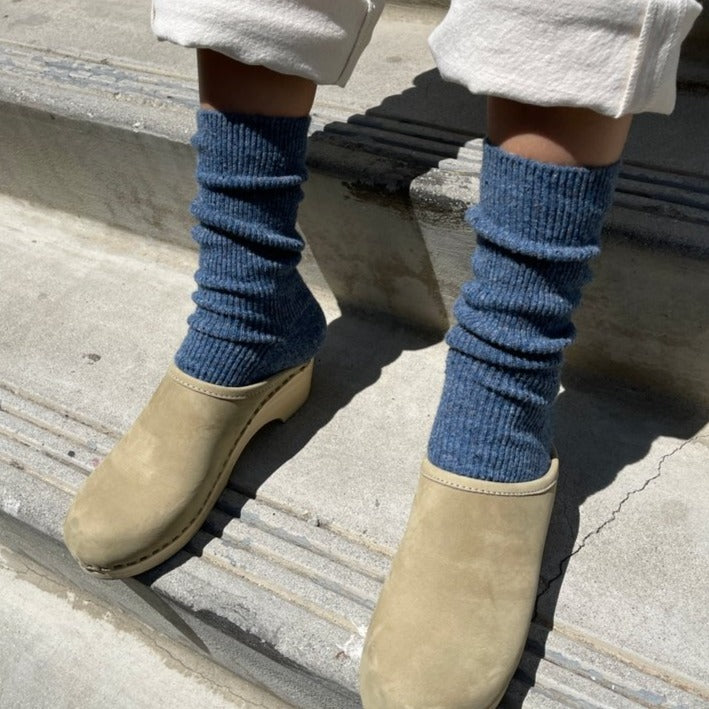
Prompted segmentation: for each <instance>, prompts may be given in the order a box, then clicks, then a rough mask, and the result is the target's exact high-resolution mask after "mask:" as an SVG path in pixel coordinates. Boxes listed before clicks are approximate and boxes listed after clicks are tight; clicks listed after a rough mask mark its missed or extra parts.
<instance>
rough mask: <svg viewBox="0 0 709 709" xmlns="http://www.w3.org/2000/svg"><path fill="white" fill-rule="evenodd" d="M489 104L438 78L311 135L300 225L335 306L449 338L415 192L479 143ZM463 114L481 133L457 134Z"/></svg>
mask: <svg viewBox="0 0 709 709" xmlns="http://www.w3.org/2000/svg"><path fill="white" fill-rule="evenodd" d="M484 105H485V104H484V99H482V98H481V97H475V96H472V95H471V94H470V93H469V92H468V91H467V90H465V89H463V88H462V87H460V86H455V85H453V84H448V83H446V82H444V81H443V80H442V79H441V77H440V74H439V73H438V72H437V71H434V70H431V71H427V72H425V73H423V74H421V75H419V76H417V77H416V78H415V79H414V81H413V86H412V87H411V88H409V89H406V90H405V91H403V92H402V93H400V94H397V95H394V96H389V97H387V98H386V99H384V100H383V101H382V102H381V103H380V104H379V105H378V106H375V107H372V108H370V109H368V110H367V111H365V112H364V113H363V114H357V115H353V116H350V118H349V119H348V120H347V121H346V122H333V123H329V124H327V125H325V126H324V127H323V129H322V130H319V131H316V132H315V133H314V134H313V135H312V136H311V139H310V144H309V155H308V165H309V168H310V179H309V180H308V183H307V184H306V186H305V194H306V197H305V201H304V202H303V205H302V207H301V210H300V217H299V223H300V226H301V228H302V230H303V232H304V234H305V236H306V238H307V241H308V243H309V245H310V249H311V251H312V253H313V255H314V257H315V260H316V262H317V264H318V267H319V269H320V271H321V273H322V275H323V276H324V278H325V280H326V281H327V283H328V285H329V287H330V289H331V290H332V292H333V293H334V294H335V296H336V297H337V298H338V300H340V301H341V302H343V303H345V302H346V303H349V304H353V305H354V306H356V307H360V308H362V309H365V310H370V311H374V312H387V313H390V314H392V315H393V316H394V317H397V318H400V319H401V320H402V321H406V322H409V323H411V324H413V325H414V326H416V327H419V328H423V329H427V330H434V331H436V332H438V333H440V334H442V333H443V332H445V330H446V329H447V327H448V323H449V320H448V313H447V312H446V306H445V305H444V300H443V297H442V295H441V290H440V282H439V281H440V274H436V272H435V269H434V266H433V264H432V261H431V255H430V253H429V249H430V248H431V245H430V242H427V240H426V238H425V236H424V234H423V233H422V228H421V223H420V218H421V210H418V211H417V209H416V208H415V205H414V202H413V199H412V184H413V183H414V182H415V181H416V180H417V179H418V178H419V177H421V176H422V175H424V174H426V173H427V172H428V171H429V170H431V168H436V167H437V166H438V164H439V163H440V162H441V161H442V160H445V159H450V158H455V157H457V155H458V152H459V151H460V149H461V147H463V146H464V145H465V144H466V143H467V142H468V141H470V140H471V139H473V138H479V137H481V135H482V131H483V125H482V123H483V121H484ZM459 116H473V117H475V118H474V120H471V121H470V124H471V126H472V125H476V126H477V129H476V130H472V129H471V130H462V131H461V130H456V129H454V128H452V127H451V126H452V125H453V124H454V123H455V122H456V121H455V119H456V118H457V117H459ZM437 201H439V200H430V203H429V204H426V205H424V206H423V207H422V209H423V211H424V212H425V211H428V210H433V211H435V210H436V209H437V210H438V211H440V209H441V207H440V205H437V204H435V202H437ZM440 202H441V204H443V203H444V200H440ZM458 206H459V208H460V214H459V215H457V219H456V221H458V222H460V223H461V224H462V215H463V211H464V208H465V205H464V204H462V203H461V204H460V205H458ZM446 208H447V205H446ZM438 219H440V217H438ZM473 243H474V240H473V238H472V234H471V246H472V244H473ZM466 268H467V264H466Z"/></svg>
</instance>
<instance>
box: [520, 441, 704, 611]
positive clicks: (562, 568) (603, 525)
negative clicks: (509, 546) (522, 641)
mask: <svg viewBox="0 0 709 709" xmlns="http://www.w3.org/2000/svg"><path fill="white" fill-rule="evenodd" d="M704 438H706V439H709V435H697V436H692V438H688V439H687V440H686V441H683V442H682V443H681V444H680V445H679V446H677V447H676V448H675V449H674V450H671V451H670V452H669V453H665V455H663V456H662V457H661V458H660V460H659V462H658V464H657V468H656V472H655V474H654V475H651V476H650V477H649V478H648V479H647V480H645V482H644V483H643V484H642V485H641V486H640V487H638V488H636V489H634V490H630V491H629V492H628V493H626V495H625V497H624V498H623V499H622V500H621V501H620V502H619V503H618V506H617V507H616V508H615V509H614V510H613V511H612V512H611V514H610V517H608V518H607V519H606V520H604V521H603V522H601V524H599V525H598V527H596V528H595V529H594V530H592V531H590V532H589V533H588V534H586V536H585V537H584V538H583V539H582V540H581V543H580V544H579V545H578V546H577V547H576V548H575V549H574V550H573V551H572V552H571V553H570V554H567V555H566V556H565V557H564V558H563V559H562V560H561V561H560V562H559V571H558V573H557V574H556V575H555V576H554V577H552V578H551V579H549V581H544V579H542V580H543V588H542V590H541V591H539V592H538V593H537V600H536V604H535V608H534V617H533V620H534V621H538V619H539V602H540V601H541V599H542V597H543V596H544V595H545V594H546V593H548V591H549V589H551V587H552V586H553V585H554V583H556V581H558V580H559V579H560V578H561V577H562V576H563V575H564V571H565V567H566V565H567V564H568V562H569V560H570V559H571V557H572V556H576V554H578V553H579V552H580V551H581V550H582V549H584V548H585V547H586V544H587V542H588V541H589V540H590V539H591V538H592V537H596V536H598V535H599V534H600V533H601V532H602V531H603V530H604V529H605V528H606V527H607V526H608V525H609V524H611V523H612V522H614V521H615V520H616V519H617V517H618V515H619V514H620V511H621V510H622V508H623V506H624V505H625V503H626V502H627V501H628V500H629V499H630V498H631V497H634V496H635V495H638V494H640V493H641V492H644V491H645V489H646V488H647V487H648V486H649V485H650V483H652V482H654V481H655V480H657V479H658V478H659V477H660V476H661V475H662V469H663V467H664V465H665V463H666V462H667V461H668V460H669V459H670V458H672V457H673V456H674V455H676V454H677V453H679V452H680V451H681V450H682V449H683V448H685V447H686V446H688V445H690V444H692V443H696V442H698V441H700V440H702V439H704ZM563 514H564V516H565V518H566V519H567V521H568V516H567V514H566V510H565V509H564V510H563Z"/></svg>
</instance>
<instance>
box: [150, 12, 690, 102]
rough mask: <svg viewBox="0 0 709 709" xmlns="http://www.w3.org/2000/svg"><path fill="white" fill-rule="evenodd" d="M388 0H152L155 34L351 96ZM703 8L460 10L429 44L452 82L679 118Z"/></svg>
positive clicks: (480, 90) (513, 95)
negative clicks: (684, 65) (688, 48)
mask: <svg viewBox="0 0 709 709" xmlns="http://www.w3.org/2000/svg"><path fill="white" fill-rule="evenodd" d="M383 6H384V0H337V1H335V0H153V21H152V25H153V31H154V32H155V34H156V35H157V36H158V38H159V39H166V40H169V41H171V42H175V43H177V44H181V45H184V46H187V47H206V48H209V49H214V50H216V51H219V52H221V53H223V54H226V55H228V56H230V57H232V58H234V59H237V60H239V61H241V62H244V63H246V64H255V65H261V66H265V67H268V68H269V69H273V70H275V71H278V72H281V73H283V74H293V75H296V76H302V77H305V78H308V79H312V80H313V81H315V82H316V83H318V84H339V85H340V86H344V85H345V83H346V82H347V80H348V79H349V77H350V75H351V73H352V71H353V69H354V67H355V65H356V64H357V61H358V59H359V57H360V55H361V53H362V51H363V50H364V48H365V47H366V46H367V44H368V42H369V40H370V38H371V35H372V31H373V29H374V25H375V24H376V21H377V19H378V18H379V15H380V14H381V11H382V9H383ZM700 12H701V5H699V3H697V2H696V0H586V1H585V2H579V0H555V1H554V2H542V1H541V0H536V1H535V0H452V1H451V7H450V10H449V12H448V13H447V15H446V17H445V19H444V20H443V22H442V23H441V25H440V26H439V27H438V28H437V29H436V30H435V31H434V32H433V34H432V35H431V38H430V40H429V42H430V46H431V51H432V52H433V56H434V58H435V60H436V63H437V65H438V68H439V69H440V71H441V74H442V75H443V77H444V78H445V79H448V80H449V81H453V82H456V83H459V84H462V85H463V86H466V87H467V88H468V89H469V90H470V91H471V92H473V93H476V94H488V95H492V96H501V97H503V98H509V99H514V100H517V101H521V102H524V103H531V104H536V105H540V106H583V107H586V108H591V109H594V110H595V111H598V112H599V113H603V114H605V115H609V116H621V115H624V114H628V113H641V112H644V111H653V112H658V113H671V112H672V109H673V108H674V103H675V91H676V89H675V82H676V75H677V64H678V61H679V51H680V47H681V44H682V41H683V40H684V38H685V37H686V35H687V33H688V32H689V30H690V28H691V26H692V24H693V22H694V20H695V19H696V17H697V16H698V15H699V13H700Z"/></svg>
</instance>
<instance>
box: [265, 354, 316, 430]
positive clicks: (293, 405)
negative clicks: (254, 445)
mask: <svg viewBox="0 0 709 709" xmlns="http://www.w3.org/2000/svg"><path fill="white" fill-rule="evenodd" d="M312 378H313V360H310V362H308V363H307V364H306V365H304V366H303V367H302V368H301V369H300V370H299V371H297V372H296V373H295V374H293V375H292V376H291V378H290V379H289V380H288V381H287V382H286V383H285V384H283V386H281V388H280V389H278V391H277V392H276V393H275V394H274V395H273V397H272V398H271V400H270V401H269V402H268V403H267V404H266V405H265V406H264V407H263V409H261V411H260V412H259V414H258V415H257V417H256V419H255V420H254V427H255V428H256V429H258V428H260V427H261V426H264V425H265V424H267V423H268V422H269V421H287V420H288V419H289V418H290V417H291V416H293V414H294V413H295V412H296V411H298V409H299V408H300V407H301V406H302V405H303V404H304V403H305V402H306V401H307V400H308V396H309V395H310V385H311V382H312Z"/></svg>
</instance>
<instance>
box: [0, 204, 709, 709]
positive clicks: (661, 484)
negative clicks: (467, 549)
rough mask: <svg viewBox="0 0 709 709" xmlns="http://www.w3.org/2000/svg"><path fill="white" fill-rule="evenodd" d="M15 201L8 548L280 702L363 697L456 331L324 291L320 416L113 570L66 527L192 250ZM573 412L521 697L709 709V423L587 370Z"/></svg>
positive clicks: (0, 433) (0, 352) (177, 328)
mask: <svg viewBox="0 0 709 709" xmlns="http://www.w3.org/2000/svg"><path fill="white" fill-rule="evenodd" d="M0 214H2V216H3V218H2V223H1V224H0V312H2V313H3V328H2V329H1V330H0V518H1V519H2V524H3V530H5V529H9V530H10V531H9V532H5V531H3V536H2V539H3V544H4V545H5V546H7V547H9V548H10V549H12V550H15V551H18V552H19V553H21V554H22V555H23V556H24V557H28V558H30V559H32V560H33V561H34V562H36V563H37V564H39V566H40V567H42V566H43V567H48V568H50V569H52V570H54V573H56V574H59V576H60V577H61V578H64V579H66V584H67V587H69V586H71V587H73V586H78V587H80V588H82V589H85V592H86V593H89V594H90V595H91V596H92V597H93V598H97V599H99V601H100V602H101V603H104V604H116V605H119V606H120V607H121V608H125V609H127V611H129V612H130V613H131V614H132V615H133V616H134V617H135V618H136V622H138V621H139V622H141V623H143V624H145V625H147V626H148V627H151V628H155V629H156V631H159V632H161V633H164V634H167V635H168V636H169V637H170V638H172V639H173V640H174V641H175V642H180V643H182V644H183V645H186V647H187V649H188V650H189V651H190V652H192V653H196V654H197V655H199V656H201V657H203V658H207V659H208V660H209V661H211V662H216V663H217V664H219V665H220V666H222V667H223V668H225V670H226V671H229V672H232V673H233V674H235V675H236V676H237V677H239V676H241V677H244V676H245V677H246V678H247V679H248V680H249V681H252V682H255V683H257V684H258V685H259V686H260V687H265V688H267V691H268V692H270V693H271V694H274V695H275V696H276V697H277V698H278V699H279V701H285V702H288V703H290V704H293V705H295V706H302V707H308V708H309V709H312V708H314V707H328V708H329V707H338V708H339V707H350V706H352V707H354V706H357V705H358V700H357V697H356V693H355V692H356V677H357V667H358V659H359V653H360V651H361V643H362V638H363V635H364V632H365V629H366V626H367V623H368V620H369V614H370V612H371V609H372V607H373V603H374V601H375V598H376V595H377V593H378V589H379V586H380V584H381V581H382V579H383V577H384V575H385V573H386V571H387V569H388V565H389V561H390V558H391V554H392V551H393V549H394V548H395V546H396V544H397V541H398V539H399V537H400V535H401V533H402V531H403V527H404V524H405V520H406V515H407V511H408V508H409V505H410V500H411V496H412V494H413V490H414V487H415V484H416V476H417V468H418V464H419V461H420V459H421V457H422V455H423V453H424V450H425V441H426V436H427V433H428V429H429V427H430V423H431V418H432V416H433V413H434V407H435V402H436V399H437V395H438V391H439V388H440V384H441V381H442V375H443V360H444V357H443V354H444V347H443V345H442V344H441V343H440V342H438V341H437V339H436V338H430V337H426V336H425V335H424V334H422V333H421V332H420V331H412V330H410V329H407V328H405V327H403V326H402V325H401V324H397V323H396V322H392V321H388V320H381V319H370V318H366V317H363V316H361V315H355V314H352V313H349V312H347V311H341V310H340V309H339V307H338V304H337V302H336V301H335V299H334V298H333V297H332V294H331V293H330V292H329V291H327V290H320V291H318V297H319V299H320V300H321V302H322V304H323V306H324V308H325V310H326V312H327V314H328V319H329V321H330V327H329V334H328V339H327V341H326V343H325V346H324V348H323V350H322V352H321V353H320V355H319V356H318V359H317V362H316V376H315V382H314V388H313V392H312V396H311V399H310V400H309V402H308V403H307V404H306V406H305V407H304V409H303V410H302V412H300V414H299V415H298V416H296V417H294V418H293V419H292V420H291V421H289V422H288V424H287V425H273V426H270V427H268V428H267V429H266V430H264V431H263V432H262V433H260V434H259V435H258V436H257V437H256V438H255V439H254V440H253V441H252V443H251V444H250V446H249V448H248V449H247V451H246V452H245V453H244V455H243V456H242V458H241V459H240V461H239V463H238V465H237V466H236V468H235V471H234V474H233V476H232V479H231V481H230V484H229V486H228V488H227V490H226V491H225V493H224V494H223V495H222V497H221V498H220V500H219V503H218V505H217V507H216V509H215V510H214V512H213V513H212V514H211V515H210V517H209V519H208V521H207V523H206V524H205V525H204V527H203V528H202V530H201V531H200V532H199V533H198V534H197V535H196V536H195V538H194V539H193V540H192V542H191V543H190V544H189V545H188V546H187V548H186V549H185V550H184V551H182V552H180V553H179V554H177V555H175V557H173V558H172V559H171V560H169V561H168V562H167V563H165V564H163V565H162V566H161V567H159V568H157V569H155V570H154V571H152V572H150V573H147V574H144V575H143V576H142V577H140V579H138V580H135V581H134V580H130V581H125V582H123V581H115V582H101V581H97V580H95V579H93V578H92V577H89V576H87V575H86V574H83V573H82V572H80V570H79V569H78V568H77V567H76V565H75V564H74V562H73V561H72V560H71V559H70V557H69V555H68V553H67V551H66V550H65V549H64V548H63V546H62V545H61V544H60V531H61V522H62V519H63V516H64V515H65V513H66V510H67V508H68V505H69V502H70V499H71V497H72V495H73V494H74V493H75V491H76V489H77V488H78V486H79V485H80V484H81V482H82V480H83V479H84V477H85V476H86V475H87V474H88V473H89V472H90V471H91V470H92V469H93V468H94V467H95V466H96V464H97V463H98V462H99V460H100V459H101V458H102V457H103V456H104V455H105V454H106V452H107V451H108V450H109V449H110V448H111V446H112V445H113V443H114V442H115V440H116V439H117V437H118V436H119V435H120V433H121V432H122V431H124V430H125V429H126V428H127V427H128V426H129V425H130V423H131V422H132V420H133V418H134V417H135V415H136V413H137V412H138V411H139V410H140V408H141V407H142V405H143V403H144V402H145V401H146V400H147V398H148V396H149V394H150V392H151V391H152V390H153V388H154V387H155V385H156V384H157V382H158V381H159V379H160V377H161V376H162V374H163V371H164V369H165V367H166V366H167V363H168V362H169V361H170V358H171V354H172V352H173V350H174V348H175V345H176V343H177V342H179V340H180V338H181V336H182V334H183V331H184V317H185V315H186V313H187V312H188V311H189V310H190V303H189V297H188V293H189V291H190V287H191V286H190V283H191V273H192V271H193V268H194V265H195V254H194V252H192V251H189V250H186V249H183V248H182V247H180V246H177V245H171V244H165V243H160V242H157V241H154V240H150V239H142V238H139V237H136V236H133V235H130V234H129V233H126V232H121V231H116V230H112V229H110V228H109V227H107V226H106V225H102V224H100V223H98V222H95V221H92V220H89V219H87V218H78V217H76V216H74V215H67V214H65V213H60V212H57V211H53V210H45V209H41V208H39V207H37V205H29V204H27V203H22V202H18V201H16V200H13V199H11V198H8V197H1V198H0ZM156 313H160V327H159V328H156V327H155V314H156ZM412 371H416V373H417V378H416V386H415V387H414V386H411V372H412ZM565 380H567V382H566V383H567V384H568V379H567V378H566V377H565ZM557 428H558V436H557V446H558V448H559V451H560V454H561V458H562V461H563V464H564V477H563V480H562V484H561V487H560V490H559V496H558V500H557V505H556V508H555V514H554V521H553V523H552V528H551V531H550V537H549V541H548V544H547V551H546V556H545V560H544V565H543V571H542V580H541V583H540V589H539V597H538V607H537V614H536V618H535V623H534V624H533V628H532V633H531V635H530V640H529V644H528V647H527V650H526V652H525V656H524V658H523V661H522V664H521V667H520V670H519V672H518V674H517V675H516V678H515V680H514V682H513V684H512V686H511V688H510V691H509V693H508V696H507V698H506V700H505V702H506V703H505V706H524V707H530V708H532V709H536V708H537V707H578V706H603V707H632V706H645V707H647V706H661V707H680V706H683V707H700V706H704V705H705V704H706V702H707V701H709V674H707V668H708V667H709V655H707V646H706V642H705V640H706V638H705V632H704V629H705V628H706V624H707V621H709V618H707V606H706V603H705V595H706V594H705V593H703V592H701V590H700V589H701V581H700V580H701V579H703V578H704V570H705V567H706V559H707V553H708V552H709V527H708V526H707V525H708V521H707V520H709V515H707V500H708V499H709V486H708V485H709V483H708V481H707V478H706V476H704V475H701V471H703V470H706V469H707V468H708V467H709V428H708V427H707V425H706V418H705V417H704V418H702V417H700V416H697V415H694V414H692V413H691V412H689V411H685V412H682V413H680V412H677V411H673V410H671V409H667V408H663V407H657V406H653V405H651V404H650V403H648V401H647V400H646V398H645V397H644V396H642V395H637V394H634V393H632V392H630V391H627V390H617V389H608V388H606V389H604V388H594V389H584V388H582V387H579V386H577V385H575V384H573V381H572V382H571V384H570V385H568V386H567V388H566V390H565V391H564V392H563V394H562V395H561V397H560V399H559V402H558V426H557ZM13 530H14V531H13ZM698 583H699V587H698ZM698 590H699V591H700V592H699V593H698V592H697V591H698ZM247 650H248V652H247ZM245 653H246V655H248V657H247V659H248V658H251V661H249V662H247V660H245V659H244V654H245ZM259 657H263V658H264V659H263V663H264V666H262V665H259V663H258V661H257V660H256V659H254V658H259ZM267 660H268V662H266V661H267ZM195 661H196V660H195ZM279 667H281V668H282V672H281V673H280V674H279V671H278V668H279ZM53 672H56V673H58V674H61V669H60V668H54V669H53ZM235 681H236V680H235ZM57 691H60V690H57Z"/></svg>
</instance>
